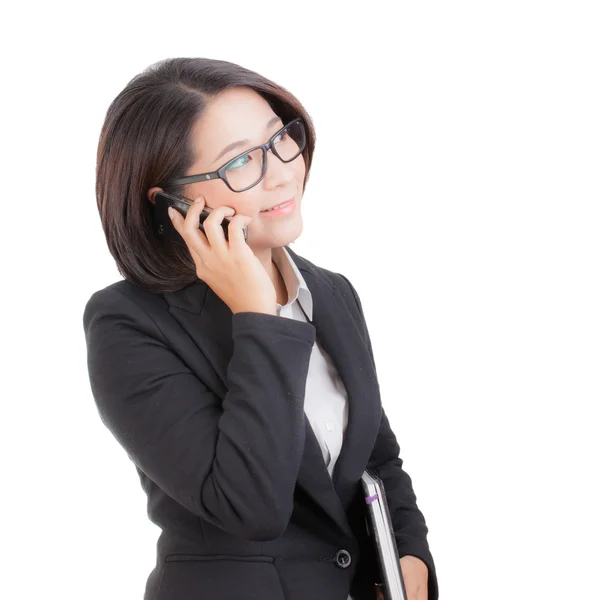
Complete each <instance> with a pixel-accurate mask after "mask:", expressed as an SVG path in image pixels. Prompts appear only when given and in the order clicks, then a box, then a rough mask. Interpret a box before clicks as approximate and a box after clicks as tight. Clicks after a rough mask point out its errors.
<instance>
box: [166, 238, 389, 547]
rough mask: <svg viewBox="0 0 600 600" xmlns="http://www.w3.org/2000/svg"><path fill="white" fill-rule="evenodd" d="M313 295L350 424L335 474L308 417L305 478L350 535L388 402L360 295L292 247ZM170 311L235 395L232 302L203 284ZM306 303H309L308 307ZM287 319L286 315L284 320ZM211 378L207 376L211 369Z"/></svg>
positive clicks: (185, 291) (175, 299)
mask: <svg viewBox="0 0 600 600" xmlns="http://www.w3.org/2000/svg"><path fill="white" fill-rule="evenodd" d="M285 249H286V251H287V252H288V254H289V256H290V257H291V259H292V261H293V262H294V265H295V266H296V267H297V269H298V271H299V272H300V273H301V275H302V278H303V281H304V282H305V284H306V286H307V289H308V290H310V296H311V300H312V307H311V308H312V322H313V325H314V326H315V329H316V339H317V343H319V344H320V345H321V346H322V348H324V350H325V351H326V352H327V353H328V354H329V356H330V357H331V360H332V361H333V363H334V365H335V366H336V368H337V370H338V373H339V375H340V377H341V379H342V381H343V382H344V385H345V387H346V391H347V393H348V402H349V414H348V425H347V428H346V433H345V437H344V441H343V445H342V449H341V452H340V455H339V457H338V460H337V462H336V465H335V468H334V471H333V476H332V477H330V476H329V473H328V472H327V468H326V465H325V462H324V460H323V454H322V452H321V448H320V446H319V443H318V441H317V438H316V436H315V434H314V431H313V429H312V426H311V425H310V422H309V420H308V417H307V416H306V415H305V416H304V420H305V428H306V442H305V450H304V456H303V459H302V463H301V466H300V471H299V473H298V479H297V483H298V485H299V486H301V487H302V488H303V489H304V491H305V492H306V493H307V494H308V495H309V496H310V497H311V498H312V500H313V501H314V502H315V503H317V504H318V505H319V506H321V507H322V509H323V510H324V511H325V512H326V513H327V514H328V515H329V516H330V518H331V519H332V521H333V523H334V524H335V525H336V526H337V528H338V529H339V530H341V531H342V532H343V533H344V534H346V535H348V534H351V530H350V526H349V523H348V520H347V517H346V510H347V509H348V507H349V505H350V503H351V501H352V499H353V497H354V495H355V493H356V483H357V481H359V480H360V478H361V475H362V473H363V471H364V469H365V468H366V464H367V461H368V460H369V456H370V453H371V450H372V448H373V446H374V443H375V439H376V437H377V433H378V429H379V423H380V418H381V399H380V395H379V386H378V383H377V377H376V374H375V370H374V365H373V361H372V360H371V356H370V354H369V351H368V347H367V344H366V340H365V339H364V337H363V333H362V329H363V327H362V323H361V319H362V316H361V315H360V313H359V312H358V309H357V308H356V303H355V301H354V298H353V297H352V298H348V296H349V295H351V294H352V292H351V291H350V290H349V289H347V287H346V286H345V285H344V287H343V288H338V286H335V285H334V284H333V283H332V281H331V279H330V276H329V275H327V274H326V272H325V271H324V270H323V269H321V268H319V267H317V266H315V265H314V264H312V263H311V262H310V261H308V260H306V259H304V258H302V257H300V256H299V255H297V254H296V253H295V252H294V251H293V250H291V249H290V248H288V247H286V248H285ZM164 297H165V299H166V301H167V303H168V305H169V312H170V313H171V315H172V316H173V317H174V318H175V319H176V320H177V321H178V322H179V324H180V325H181V326H182V327H183V329H184V330H185V331H186V333H187V334H188V335H189V336H190V337H191V338H192V340H193V341H194V343H195V344H196V346H197V347H198V349H199V350H200V351H201V352H202V354H203V355H204V356H205V358H206V360H207V361H208V363H209V364H210V365H211V366H212V369H213V371H214V375H215V376H214V378H212V379H211V387H212V388H213V391H214V392H215V393H216V394H218V395H219V396H221V397H224V396H225V394H226V392H227V367H228V364H229V361H230V359H231V356H232V353H233V340H232V337H231V316H232V313H231V311H230V309H229V307H228V306H227V305H226V304H225V303H224V302H223V301H222V300H221V299H220V298H219V297H218V296H217V295H216V294H215V293H214V292H213V291H212V289H211V288H210V287H209V286H208V285H207V284H206V283H204V282H203V281H201V280H198V281H196V282H194V283H192V284H190V285H188V286H186V287H185V288H182V289H181V290H178V291H177V292H171V293H167V294H164ZM303 308H304V304H303ZM281 318H285V317H281ZM203 375H204V376H206V373H203Z"/></svg>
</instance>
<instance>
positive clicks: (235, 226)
mask: <svg viewBox="0 0 600 600" xmlns="http://www.w3.org/2000/svg"><path fill="white" fill-rule="evenodd" d="M250 221H252V217H247V216H246V215H235V217H233V218H232V219H231V220H230V221H229V225H228V226H227V234H228V237H229V246H230V247H231V248H232V249H233V250H235V249H239V248H242V247H243V245H246V238H245V237H244V229H243V228H244V225H248V223H250Z"/></svg>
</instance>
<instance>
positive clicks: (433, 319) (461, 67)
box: [1, 0, 600, 600]
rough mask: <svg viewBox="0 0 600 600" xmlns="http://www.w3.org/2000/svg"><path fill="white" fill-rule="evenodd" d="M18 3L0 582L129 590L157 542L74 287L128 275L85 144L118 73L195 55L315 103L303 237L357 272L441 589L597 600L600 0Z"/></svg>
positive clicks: (6, 226)
mask: <svg viewBox="0 0 600 600" xmlns="http://www.w3.org/2000/svg"><path fill="white" fill-rule="evenodd" d="M20 6H21V7H20V8H18V9H15V8H11V9H8V10H7V9H4V14H3V17H2V21H3V41H2V45H3V48H2V63H3V65H2V71H3V72H2V88H3V91H2V100H1V101H2V111H1V113H2V121H3V124H2V147H3V158H2V161H1V162H2V166H1V170H2V187H3V191H4V194H3V196H4V197H3V199H2V205H3V207H4V210H3V215H4V220H3V235H2V241H1V244H2V257H3V258H2V274H3V277H2V307H3V310H2V340H3V342H4V343H3V348H4V359H3V361H2V365H3V369H2V370H3V377H2V390H3V392H2V397H3V403H2V404H3V409H4V418H3V419H2V436H1V444H2V448H1V456H2V489H3V493H2V515H3V517H4V518H3V526H2V534H1V537H2V553H3V555H4V556H3V558H2V563H3V569H2V571H3V575H2V590H3V591H2V596H3V597H5V598H11V599H17V598H19V599H20V598H27V599H30V598H55V597H56V598H61V599H64V600H67V599H77V600H80V599H82V598H86V599H87V600H92V599H105V598H112V599H115V600H120V599H132V598H140V599H141V597H142V593H143V588H144V585H145V580H146V577H147V575H148V573H149V572H150V570H151V569H152V568H153V566H154V561H155V542H156V538H157V536H158V533H159V531H158V528H156V527H155V526H154V525H153V524H152V523H150V522H149V521H148V519H147V516H146V497H145V495H144V493H143V491H142V489H141V487H140V485H139V481H138V477H137V474H136V472H135V469H134V466H133V464H132V463H131V462H130V461H129V459H128V458H127V456H126V454H125V452H124V451H123V450H122V449H121V447H120V446H119V445H118V444H117V443H116V441H115V440H114V439H113V438H112V435H111V434H110V433H109V432H108V430H106V429H105V428H104V426H103V425H102V423H101V421H100V418H99V416H98V414H97V412H96V408H95V404H94V400H93V397H92V395H91V391H90V388H89V381H88V375H87V367H86V348H85V343H84V336H83V328H82V313H83V308H84V305H85V302H86V301H87V299H88V298H89V296H90V295H91V294H92V293H93V292H94V291H95V290H97V289H99V288H102V287H104V286H106V285H108V284H109V283H112V282H113V281H115V280H117V279H119V278H120V276H119V275H118V272H117V270H116V267H115V265H114V263H113V261H112V258H111V256H110V255H109V253H108V250H107V248H106V244H105V241H104V238H103V234H102V231H101V227H100V220H99V217H98V214H97V210H96V205H95V196H94V177H95V153H96V145H97V142H98V135H99V132H100V128H101V125H102V121H103V118H104V115H105V111H106V109H107V108H108V105H109V103H110V102H111V101H112V99H113V98H114V97H115V96H116V95H117V94H118V93H119V91H120V90H121V89H122V88H123V87H124V86H125V85H126V84H127V82H128V81H129V79H131V78H132V77H133V76H134V75H135V74H137V73H138V72H140V71H142V70H143V69H144V68H145V67H147V66H148V65H150V64H151V63H153V62H155V61H158V60H160V59H162V58H166V57H174V56H207V57H212V58H220V59H225V60H231V61H233V62H238V63H240V64H242V65H243V66H246V67H249V68H251V69H254V70H257V71H259V72H260V73H262V74H263V75H266V76H267V77H269V78H271V79H273V80H275V81H277V82H278V83H280V84H282V85H284V86H285V87H287V88H288V89H289V90H290V91H292V92H293V93H294V94H295V95H296V96H297V97H298V98H299V99H300V100H301V101H302V102H303V103H304V105H305V106H306V108H307V110H308V111H309V113H310V114H311V115H312V117H313V118H314V121H315V125H316V130H317V136H318V141H317V147H316V152H315V157H314V167H313V171H312V174H311V179H310V182H309V184H308V186H307V190H306V194H305V199H304V204H303V215H304V224H305V225H304V232H303V234H302V236H301V237H300V238H299V239H298V240H297V241H296V242H295V244H294V249H295V250H296V252H298V253H299V254H301V255H302V256H305V257H306V258H308V259H309V260H311V261H313V262H315V263H316V264H318V265H320V266H322V267H325V268H328V269H331V270H334V271H337V272H341V273H344V274H345V275H346V276H348V277H349V278H350V280H351V281H352V283H353V284H354V285H355V287H356V288H357V290H358V292H359V294H360V297H361V299H362V302H363V305H364V309H365V313H366V317H367V322H368V325H369V328H370V332H371V336H372V340H373V345H374V351H375V357H376V362H377V369H378V373H379V377H380V385H381V389H382V398H383V402H384V406H385V408H386V410H387V412H388V414H389V416H390V420H391V422H392V426H393V428H394V430H395V432H396V434H397V436H398V439H399V441H400V445H401V448H402V450H401V456H403V457H404V459H405V467H406V469H407V471H408V472H409V473H410V474H411V476H412V478H413V484H414V487H415V490H416V493H417V498H418V502H419V506H420V507H421V509H422V510H423V512H424V513H425V516H426V519H427V523H428V525H429V528H430V534H429V542H430V545H431V549H432V552H433V555H434V558H435V561H436V565H437V569H438V577H439V584H440V590H441V598H442V599H443V600H446V599H448V600H454V599H457V600H458V599H460V600H471V599H473V600H481V599H486V600H494V599H500V598H502V599H505V598H509V597H510V598H519V599H521V598H523V599H525V598H527V599H530V598H546V599H549V598H551V599H554V598H556V599H559V598H561V599H562V598H580V597H586V598H592V597H594V598H598V597H600V592H599V591H598V581H597V576H596V575H597V572H598V563H599V559H600V556H599V554H600V553H599V551H598V539H599V534H600V531H599V530H600V527H599V518H598V506H600V498H599V494H598V473H599V469H598V462H599V452H598V420H597V417H593V416H592V415H593V414H595V410H596V407H597V405H598V401H599V400H600V381H599V380H600V377H599V371H600V369H599V359H600V342H599V339H600V337H599V334H600V319H599V312H598V308H599V307H600V285H599V258H600V247H599V246H600V243H599V237H600V236H599V235H598V234H599V231H600V219H599V217H600V209H599V198H600V194H599V187H600V185H599V183H600V177H599V168H598V165H599V159H600V149H599V140H600V110H599V107H600V90H599V73H600V71H599V67H600V43H599V35H598V31H599V26H600V21H599V19H598V13H597V10H596V7H597V6H598V5H597V3H595V2H578V1H574V0H570V1H568V2H567V1H563V2H554V1H549V0H546V1H544V2H532V1H526V0H519V1H506V0H505V1H503V2H481V1H480V2H475V1H472V2H466V1H464V0H463V1H456V2H419V3H413V2H411V3H408V2H389V3H385V2H370V3H368V4H366V5H365V4H362V3H357V4H355V5H353V4H352V3H349V2H339V3H334V2H329V3H327V2H314V3H310V2H308V3H306V2H302V3H299V2H297V3H290V4H287V3H283V2H264V1H263V2H261V1H259V0H257V1H255V2H240V3H235V2H224V3H222V4H221V3H218V2H210V3H206V2H193V3H192V2H189V3H184V2H175V1H170V2H161V3H158V2H118V3H116V2H115V3H111V2H101V3H96V4H94V5H93V6H91V5H90V6H88V5H84V4H81V3H77V4H76V3H73V4H68V3H64V2H63V3H60V2H58V3H57V2H52V3H43V4H42V3H28V4H26V5H20ZM319 600H320V599H319ZM324 600H325V599H324Z"/></svg>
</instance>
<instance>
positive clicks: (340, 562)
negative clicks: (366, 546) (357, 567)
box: [333, 549, 352, 569]
mask: <svg viewBox="0 0 600 600" xmlns="http://www.w3.org/2000/svg"><path fill="white" fill-rule="evenodd" d="M333 560H334V562H335V564H336V565H337V566H338V567H340V569H345V568H347V567H349V566H350V563H351V562H352V557H351V556H350V552H348V550H343V549H342V550H338V551H337V552H336V553H335V557H334V559H333Z"/></svg>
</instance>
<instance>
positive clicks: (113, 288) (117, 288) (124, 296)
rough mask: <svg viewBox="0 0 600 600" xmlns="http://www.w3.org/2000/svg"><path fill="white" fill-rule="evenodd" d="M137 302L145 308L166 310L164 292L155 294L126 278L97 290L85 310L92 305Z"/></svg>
mask: <svg viewBox="0 0 600 600" xmlns="http://www.w3.org/2000/svg"><path fill="white" fill-rule="evenodd" d="M131 302H133V303H134V304H137V305H138V306H139V307H140V308H143V309H144V310H146V311H147V310H148V309H150V310H151V311H152V310H160V309H161V308H162V309H163V310H166V301H165V299H164V297H163V295H162V294H155V293H152V292H149V291H148V290H145V289H144V288H141V287H139V286H137V285H135V284H133V283H131V282H130V281H127V280H125V279H123V280H121V281H115V282H114V283H111V284H110V285H107V286H106V287H104V288H102V289H99V290H96V291H95V292H94V293H93V294H92V295H91V296H90V297H89V299H88V300H87V302H86V306H85V310H88V308H89V307H90V306H92V305H96V306H97V305H104V304H107V305H113V306H115V305H116V306H118V305H119V304H122V305H126V304H131Z"/></svg>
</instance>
